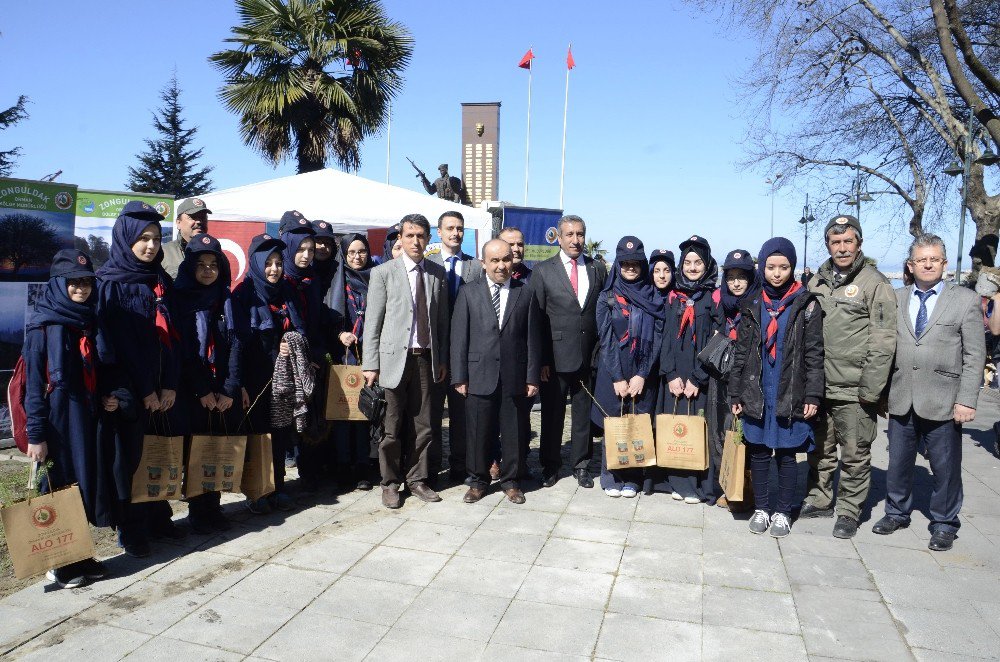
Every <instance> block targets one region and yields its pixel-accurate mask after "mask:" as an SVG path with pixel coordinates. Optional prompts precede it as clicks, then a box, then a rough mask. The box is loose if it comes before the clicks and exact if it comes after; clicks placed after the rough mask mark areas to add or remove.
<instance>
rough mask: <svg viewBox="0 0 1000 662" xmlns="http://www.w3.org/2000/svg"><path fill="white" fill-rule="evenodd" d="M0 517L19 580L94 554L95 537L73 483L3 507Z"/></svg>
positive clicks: (78, 490) (78, 492) (78, 489)
mask: <svg viewBox="0 0 1000 662" xmlns="http://www.w3.org/2000/svg"><path fill="white" fill-rule="evenodd" d="M0 519H2V520H3V530H4V535H5V536H6V538H7V549H8V551H9V552H10V560H11V562H12V563H13V564H14V576H15V577H17V578H18V579H24V578H26V577H31V576H32V575H37V574H38V573H40V572H45V571H46V570H50V569H52V568H59V567H62V566H64V565H69V564H70V563H75V562H77V561H83V560H84V559H89V558H93V557H94V540H93V538H91V537H90V525H89V524H87V513H86V512H84V510H83V498H82V497H81V496H80V488H79V487H77V486H76V485H70V486H69V487H65V488H63V489H61V490H56V491H55V492H52V493H50V494H43V495H42V496H38V497H34V498H32V499H28V500H26V501H19V502H18V503H15V504H13V505H10V506H5V507H4V508H3V509H2V510H0Z"/></svg>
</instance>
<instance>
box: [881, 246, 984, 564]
mask: <svg viewBox="0 0 1000 662" xmlns="http://www.w3.org/2000/svg"><path fill="white" fill-rule="evenodd" d="M907 263H908V266H909V267H910V270H911V271H912V272H913V285H909V286H906V287H901V288H899V289H898V290H896V298H897V302H898V306H897V308H898V310H899V314H898V317H897V322H896V361H895V366H894V368H893V372H892V376H891V380H892V381H891V382H890V385H889V468H888V470H887V471H886V499H885V517H883V518H882V519H880V520H879V521H878V522H876V524H875V526H873V527H872V531H874V532H875V533H878V534H881V535H889V534H891V533H893V532H894V531H896V529H899V528H902V527H906V526H909V524H910V513H911V512H912V510H913V467H914V464H915V462H916V457H917V447H918V446H925V447H926V448H927V455H928V458H929V459H930V464H931V471H932V472H933V474H934V489H933V491H932V492H931V500H930V527H929V528H930V531H931V540H930V543H929V544H928V547H929V548H930V549H931V550H932V551H935V552H940V551H944V550H947V549H951V546H952V543H953V542H954V540H955V534H956V533H958V528H959V526H961V522H959V519H958V513H959V511H960V510H961V509H962V423H969V422H971V421H972V419H973V418H975V416H976V404H977V401H978V399H979V387H980V386H981V385H982V382H983V367H984V366H985V364H986V337H985V334H984V333H983V317H982V313H981V312H980V308H979V296H978V295H977V294H976V293H975V292H973V291H972V290H969V289H966V288H964V287H960V286H959V285H956V284H955V283H945V282H944V281H943V278H944V271H945V267H947V266H948V260H947V255H946V254H945V247H944V242H943V241H942V240H941V238H940V237H938V236H936V235H933V234H925V235H922V236H920V237H917V238H916V239H915V240H914V241H913V244H912V245H911V246H910V257H909V259H908V260H907Z"/></svg>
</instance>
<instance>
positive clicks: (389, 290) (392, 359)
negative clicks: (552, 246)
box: [361, 214, 451, 508]
mask: <svg viewBox="0 0 1000 662" xmlns="http://www.w3.org/2000/svg"><path fill="white" fill-rule="evenodd" d="M430 234H431V227H430V223H429V222H428V221H427V219H426V218H424V217H423V216H422V215H421V214H409V215H407V216H404V217H403V220H402V221H401V222H400V241H401V242H402V244H403V253H402V255H400V256H399V257H398V258H397V259H395V260H390V261H388V262H385V263H383V264H380V265H379V266H377V267H375V268H374V269H372V270H371V276H370V278H369V282H368V303H367V305H366V308H365V334H364V342H363V343H362V344H361V346H362V351H363V352H364V356H363V357H362V362H361V369H362V370H363V371H364V375H365V380H366V381H367V383H368V385H369V386H371V385H372V384H374V383H375V381H376V380H378V382H379V384H380V385H381V386H382V387H384V388H385V401H386V411H385V438H384V439H383V440H382V443H381V444H379V449H378V454H379V467H380V468H381V471H382V504H383V505H384V506H385V507H386V508H399V507H400V505H401V502H400V497H399V487H400V485H401V484H402V483H403V482H404V481H405V482H406V484H407V486H408V487H409V488H410V491H411V492H413V494H414V495H416V496H417V497H419V498H420V499H422V500H423V501H440V500H441V497H439V496H438V495H437V493H435V492H434V490H433V489H431V488H430V487H428V485H427V480H428V479H429V473H430V472H429V470H428V465H427V455H428V452H427V449H428V448H429V447H430V444H431V389H432V387H433V386H434V383H435V382H436V383H440V382H442V381H444V378H445V375H446V374H447V372H448V349H447V348H448V333H449V331H450V330H451V325H450V323H449V316H448V306H447V305H446V297H447V296H448V293H447V289H446V285H445V283H446V281H445V275H444V269H442V268H441V265H439V264H433V263H430V262H428V261H427V260H426V259H424V249H425V248H426V247H427V240H428V239H429V238H430Z"/></svg>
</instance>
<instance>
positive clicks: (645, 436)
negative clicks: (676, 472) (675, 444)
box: [604, 414, 656, 469]
mask: <svg viewBox="0 0 1000 662" xmlns="http://www.w3.org/2000/svg"><path fill="white" fill-rule="evenodd" d="M604 462H605V464H606V466H607V467H608V469H635V468H639V467H652V466H655V465H656V449H655V446H654V444H653V422H652V420H650V418H649V414H625V415H624V416H607V417H605V419H604Z"/></svg>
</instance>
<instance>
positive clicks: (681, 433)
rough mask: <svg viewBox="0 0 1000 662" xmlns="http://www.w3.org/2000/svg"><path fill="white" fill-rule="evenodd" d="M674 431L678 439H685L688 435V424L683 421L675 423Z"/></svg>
mask: <svg viewBox="0 0 1000 662" xmlns="http://www.w3.org/2000/svg"><path fill="white" fill-rule="evenodd" d="M673 431H674V436H675V437H677V438H678V439H683V438H684V437H686V436H687V433H688V426H686V425H684V424H683V423H674V430H673Z"/></svg>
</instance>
